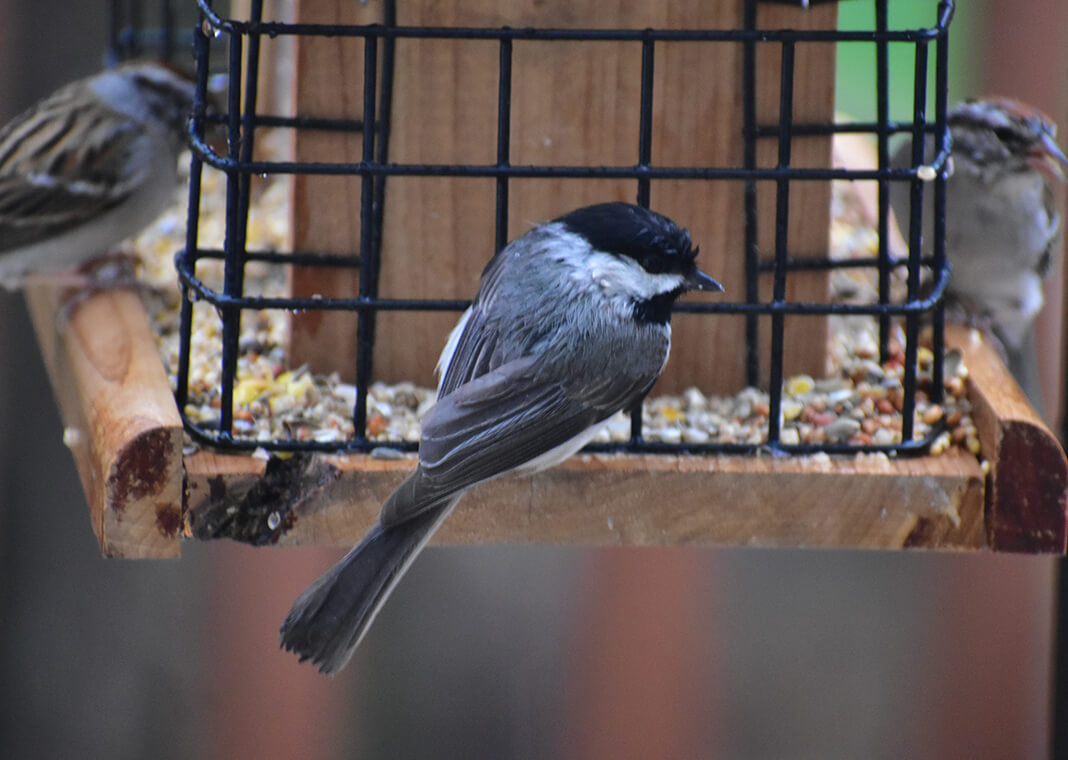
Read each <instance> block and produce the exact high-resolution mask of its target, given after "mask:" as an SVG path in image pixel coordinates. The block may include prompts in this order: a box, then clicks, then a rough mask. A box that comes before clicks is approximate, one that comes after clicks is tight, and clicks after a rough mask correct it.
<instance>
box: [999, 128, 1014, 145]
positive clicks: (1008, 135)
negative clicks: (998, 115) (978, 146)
mask: <svg viewBox="0 0 1068 760" xmlns="http://www.w3.org/2000/svg"><path fill="white" fill-rule="evenodd" d="M994 135H995V136H996V137H997V138H998V140H1000V141H1001V142H1003V143H1005V144H1011V143H1015V142H1019V140H1020V138H1019V137H1018V136H1017V134H1016V130H1014V129H1013V128H1012V127H995V128H994Z"/></svg>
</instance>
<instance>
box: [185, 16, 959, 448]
mask: <svg viewBox="0 0 1068 760" xmlns="http://www.w3.org/2000/svg"><path fill="white" fill-rule="evenodd" d="M197 2H198V5H199V7H200V11H201V13H202V15H203V23H202V25H201V26H200V27H198V28H197V29H195V30H194V32H193V47H194V53H195V58H196V63H197V72H198V85H199V86H198V101H197V103H196V107H195V115H194V118H193V120H192V121H191V138H192V142H193V146H194V151H193V159H192V165H191V170H190V184H189V209H190V212H189V220H188V227H187V239H186V247H185V248H184V249H183V250H181V251H180V252H179V253H178V254H177V255H176V266H177V269H178V273H179V279H180V282H181V287H182V289H183V295H184V296H185V297H184V298H183V301H182V310H181V326H180V358H179V367H178V377H177V383H176V397H177V401H178V406H179V408H180V409H182V410H183V414H184V408H185V404H186V400H187V398H188V388H189V364H190V339H191V334H192V326H193V308H192V301H193V300H195V299H203V300H205V301H208V302H210V303H211V304H213V305H214V306H215V307H216V309H217V311H218V313H219V315H220V317H221V322H222V366H221V370H220V375H221V384H220V396H221V407H220V415H219V420H218V425H217V426H210V427H207V426H204V425H199V424H197V423H195V422H193V421H191V420H190V419H188V417H187V418H186V419H185V424H186V427H187V429H188V431H189V433H190V434H191V435H192V436H193V437H194V438H195V439H198V440H199V441H201V442H205V443H209V444H212V445H216V446H222V447H224V448H236V449H252V448H256V447H260V446H262V447H264V448H267V449H270V450H290V451H299V450H320V451H339V450H341V451H368V450H370V449H372V448H375V447H378V446H383V445H385V446H391V447H395V448H400V449H405V450H412V449H414V448H415V444H412V443H406V442H403V441H389V442H382V441H374V440H371V439H369V438H368V437H367V430H366V423H367V416H366V402H367V389H368V386H369V385H370V379H371V376H372V364H371V362H372V349H373V346H374V340H375V315H376V314H377V312H379V311H382V310H416V311H441V310H453V311H461V310H463V309H465V308H467V306H468V305H469V302H468V301H457V300H432V299H384V298H379V297H378V292H377V278H378V271H379V255H380V250H381V231H382V218H383V208H384V205H385V202H386V195H385V184H386V179H387V178H388V177H390V176H426V177H430V176H433V177H490V178H494V179H495V180H496V210H495V220H494V221H495V231H496V235H495V240H496V245H497V249H498V250H499V249H500V248H501V247H503V246H504V245H505V243H506V242H507V240H508V229H507V212H508V188H509V180H510V179H512V178H520V177H522V178H529V177H560V178H624V179H632V180H634V182H635V184H636V191H637V202H638V203H639V204H641V205H644V206H648V204H649V190H650V182H651V181H652V180H661V179H683V180H694V181H702V180H703V181H722V180H729V181H737V182H742V183H744V197H745V204H744V205H745V218H744V225H745V240H746V244H745V257H746V259H745V261H746V266H745V271H746V293H745V302H743V303H715V304H706V303H702V304H688V303H687V304H679V305H678V306H676V310H677V311H680V312H696V313H700V314H704V315H707V316H708V318H714V317H713V315H716V314H740V315H744V316H745V318H746V365H747V374H748V382H749V383H750V384H752V385H758V384H760V381H761V379H762V378H761V377H760V376H759V375H760V372H759V359H760V355H759V340H758V338H759V329H758V328H759V324H758V321H759V318H760V317H762V316H764V317H767V316H770V321H771V356H770V372H769V374H768V377H767V378H766V380H767V387H768V389H769V394H770V399H769V407H770V414H769V422H768V431H767V439H766V443H765V444H763V445H751V444H737V443H717V442H710V443H705V444H690V443H683V444H668V443H659V442H652V441H647V440H645V439H644V438H643V437H642V424H641V410H640V409H636V410H634V412H633V413H632V425H631V437H630V440H629V441H627V442H624V443H615V444H596V445H591V446H589V447H588V448H589V450H596V451H628V452H649V453H677V452H680V451H686V452H693V453H721V452H725V453H752V452H754V451H755V450H758V449H764V448H771V449H773V450H778V451H783V452H789V453H810V452H815V451H824V452H829V453H855V452H859V451H864V452H873V451H883V452H887V453H920V452H923V451H926V450H927V448H928V447H929V446H930V444H931V443H932V442H933V440H934V439H935V438H936V437H937V435H938V434H939V433H940V432H941V430H940V428H937V427H936V428H935V429H934V430H932V431H931V432H930V433H929V435H928V436H927V437H926V438H924V439H922V440H916V441H914V440H912V438H913V435H914V416H915V415H914V412H915V407H916V390H917V348H918V342H919V340H918V337H919V330H920V323H921V320H924V319H929V320H930V322H931V324H932V326H933V354H934V357H935V359H934V362H933V365H932V378H931V396H932V398H933V400H935V401H938V400H940V399H941V394H942V387H943V376H942V359H943V354H944V343H943V306H942V295H943V292H944V290H945V286H946V281H947V276H948V266H947V263H946V259H945V245H944V241H945V176H944V170H945V167H946V162H947V155H948V149H949V139H948V134H947V131H946V85H947V55H948V26H949V22H950V20H951V18H952V15H953V2H951V0H942V1H941V2H940V3H939V4H938V8H937V16H936V19H935V24H934V25H933V26H932V27H930V28H924V29H913V30H892V29H890V28H889V26H888V21H887V5H888V0H873V2H874V6H875V16H876V23H875V27H876V28H875V29H874V30H866V31H838V30H815V31H797V30H789V29H786V30H760V29H757V27H756V14H757V2H758V0H745V6H744V26H743V28H742V29H732V30H656V29H644V30H631V29H582V30H577V29H539V28H525V29H512V28H455V27H449V28H438V27H406V26H398V25H397V23H396V9H395V3H394V2H393V1H392V0H387V2H386V3H385V18H384V22H383V23H382V24H375V25H369V26H338V25H320V24H291V23H278V22H272V21H264V20H263V3H262V0H252V2H251V3H250V12H249V16H248V19H247V20H236V19H232V18H224V17H222V16H220V15H219V14H217V13H216V12H215V11H214V10H213V9H212V7H211V5H212V3H211V1H210V0H197ZM263 35H268V36H271V37H275V36H283V35H291V36H317V35H325V36H347V37H361V38H362V39H363V40H364V82H363V118H362V119H360V120H337V119H318V118H308V117H301V116H297V117H295V118H288V117H280V116H274V115H265V114H258V113H257V112H256V100H257V93H256V83H257V78H258V77H257V74H258V68H259V63H260V40H261V38H262V36H263ZM220 37H221V38H224V39H225V43H226V44H225V48H226V55H227V71H228V73H229V82H230V86H229V95H228V102H227V104H226V114H225V115H224V116H222V117H219V118H220V120H222V121H224V122H225V125H226V128H227V130H228V137H229V140H228V145H229V148H228V151H227V153H226V155H218V154H216V153H214V152H213V151H212V150H211V148H210V147H209V146H208V145H206V144H205V142H204V140H203V135H204V131H205V129H206V127H207V126H208V124H209V120H210V117H208V116H207V115H206V114H205V97H204V93H205V91H206V82H207V76H208V74H207V72H208V70H209V67H210V65H211V53H212V44H211V42H212V40H213V39H214V38H220ZM412 38H422V39H461V40H495V41H497V43H498V45H499V78H498V114H497V126H498V129H497V135H498V137H497V160H496V163H494V164H490V165H472V164H439V165H427V164H409V163H394V162H390V161H389V158H388V147H389V134H390V122H391V117H392V114H391V100H392V83H393V73H394V71H393V66H394V55H393V52H394V46H395V43H396V40H398V39H412ZM517 40H522V41H525V42H526V41H539V40H545V41H556V40H570V41H585V42H589V43H591V44H596V43H597V42H599V41H630V42H639V43H641V99H640V106H639V114H637V115H636V118H638V119H639V123H640V129H639V144H638V146H637V148H638V151H637V162H636V163H635V164H634V165H630V166H515V165H513V164H511V163H510V161H509V155H510V146H509V126H510V125H509V117H510V99H511V85H512V75H511V64H512V45H513V42H515V41H517ZM680 41H687V42H734V43H737V44H739V45H741V46H742V51H743V81H742V82H741V86H742V96H743V118H744V125H743V129H744V135H743V137H744V155H743V165H742V166H741V167H697V166H694V167H661V166H654V165H652V163H651V158H652V102H653V67H654V64H655V58H656V49H657V46H658V45H663V44H670V43H672V42H680ZM812 42H823V43H826V42H830V43H840V42H863V43H870V44H872V45H874V46H875V50H876V92H877V118H876V121H874V122H854V123H825V124H811V123H794V120H793V115H792V114H793V85H794V56H795V50H796V47H797V45H798V44H805V43H812ZM901 43H906V44H908V45H911V46H913V48H914V64H915V67H914V81H913V96H914V106H913V119H912V121H909V122H891V121H890V118H889V75H888V68H889V66H888V60H889V54H888V49H889V46H890V45H891V44H901ZM769 44H770V45H778V46H780V47H781V50H782V56H781V65H780V82H781V90H780V92H781V95H780V103H779V121H778V123H777V124H758V123H757V120H756V86H757V83H756V64H755V61H756V50H757V46H758V45H769ZM932 44H933V46H934V48H935V52H934V56H935V62H934V68H935V76H934V82H935V83H934V88H935V93H934V102H935V108H934V110H935V114H934V119H933V121H932V120H930V119H928V117H927V112H926V108H927V106H926V104H927V100H928V93H927V87H928V79H929V63H930V62H929V59H930V50H929V49H930V47H931V46H932ZM379 46H381V48H382V71H381V75H380V74H379V71H378V60H379V57H378V49H379ZM243 72H244V81H245V82H246V83H247V87H246V89H245V91H244V98H243V99H242V97H241V92H242V89H241V81H242V73H243ZM365 124H370V125H374V128H373V129H366V130H365V129H363V127H364V125H365ZM260 127H284V128H291V129H309V128H312V129H334V130H342V131H350V132H359V133H361V134H362V141H363V142H362V146H363V147H362V160H361V161H360V162H359V163H356V164H344V163H306V162H305V163H298V162H288V161H254V160H252V152H253V145H254V141H255V135H256V130H257V129H258V128H260ZM836 132H860V133H868V134H873V135H875V137H876V140H877V145H878V158H879V167H880V168H878V169H875V170H853V169H815V168H793V167H791V165H790V148H791V137H792V136H795V135H796V136H800V135H814V134H819V135H825V134H832V133H836ZM898 132H910V133H911V136H912V145H913V154H912V165H911V168H908V169H891V168H889V164H890V161H889V156H890V152H889V141H890V137H891V135H893V134H895V133H898ZM931 133H933V135H934V141H935V147H936V149H937V150H936V155H935V158H934V159H933V160H931V161H929V162H926V163H927V166H928V167H930V169H933V170H934V172H935V174H936V177H935V179H934V180H933V181H932V182H929V183H928V182H925V181H924V180H921V179H920V177H919V175H918V173H917V172H918V169H919V168H920V167H921V166H923V165H924V164H925V161H924V155H923V150H924V147H923V146H924V137H925V135H927V134H931ZM761 139H775V140H777V142H778V162H777V166H775V167H774V168H760V167H758V166H757V165H756V145H757V141H758V140H761ZM204 164H208V165H210V166H213V167H215V168H216V169H219V170H221V171H222V172H224V173H225V174H226V188H227V192H226V231H225V239H224V245H223V249H222V250H209V249H203V248H198V246H197V235H198V217H197V209H199V197H200V182H201V172H202V168H203V165H204ZM930 169H928V170H927V171H930ZM298 173H307V174H317V175H356V176H359V177H360V178H361V191H362V196H361V213H360V225H361V226H360V251H359V256H358V257H352V256H336V255H329V254H321V253H315V252H292V253H265V252H255V251H248V250H247V249H246V246H245V230H246V224H247V219H248V211H249V198H250V193H249V186H250V179H251V177H252V175H254V174H298ZM836 179H843V180H850V179H852V180H876V181H877V182H878V188H879V193H878V197H879V229H878V232H879V239H880V243H879V250H878V254H877V255H876V256H875V257H873V258H870V259H861V260H847V261H829V260H811V259H808V260H799V259H794V258H791V257H790V256H789V254H788V246H787V232H786V231H787V221H788V204H789V194H790V190H791V185H792V183H794V182H807V181H829V180H836ZM894 181H897V182H909V183H910V188H911V198H910V200H911V210H910V218H909V220H908V225H907V237H908V243H909V254H908V256H907V257H906V258H900V259H899V258H895V257H892V256H891V255H890V252H889V250H888V246H887V240H888V234H887V233H888V218H889V188H890V183H891V182H894ZM758 182H774V183H775V189H776V196H775V197H776V205H775V215H776V217H775V230H776V232H775V240H774V246H773V249H774V255H773V256H772V257H770V258H768V259H763V260H762V259H761V257H760V253H759V250H760V249H759V247H758V240H757V192H756V188H757V183H758ZM927 184H930V185H931V187H932V188H933V192H934V241H933V256H931V257H930V258H927V259H924V258H922V257H921V254H920V251H921V245H920V243H921V230H922V213H923V203H922V201H923V194H924V192H925V191H929V190H927V189H926V188H925V185H927ZM204 258H215V259H222V260H223V261H224V262H225V263H224V278H223V280H224V281H223V290H222V292H218V291H215V290H213V289H211V288H209V287H208V286H206V285H205V284H204V283H203V282H202V281H201V280H200V279H198V277H197V276H196V262H197V261H198V260H199V259H204ZM249 261H270V262H279V263H284V264H291V265H292V264H299V265H311V266H330V267H358V268H360V270H361V276H360V292H359V294H358V295H357V296H355V297H352V298H269V297H249V296H246V295H244V292H243V280H244V265H245V263H246V262H249ZM846 266H850V267H870V268H874V269H875V270H876V271H877V272H878V303H876V304H871V305H855V304H828V303H799V302H790V301H787V300H786V297H785V294H786V278H787V273H788V272H791V271H797V270H802V269H814V268H826V269H831V268H835V267H846ZM901 266H904V267H905V268H906V270H907V298H906V300H905V301H904V302H903V303H896V304H895V303H892V302H891V297H890V275H891V272H892V271H893V270H894V269H896V268H898V267H901ZM923 266H928V267H930V268H931V270H932V272H933V273H934V285H933V287H932V288H931V290H930V291H929V293H928V294H926V295H924V294H921V290H920V275H921V269H922V267H923ZM762 272H771V273H772V278H773V286H772V290H773V293H772V298H771V301H769V302H761V301H760V297H759V289H758V279H759V275H760V274H761V273H762ZM262 309H285V310H290V311H296V310H343V311H356V312H358V313H359V323H358V345H357V357H356V388H357V397H356V402H355V407H354V409H353V420H354V427H355V431H356V432H355V435H354V437H353V439H352V440H350V441H348V442H344V443H341V444H338V443H336V442H332V443H320V442H315V441H298V440H272V441H259V440H244V439H241V438H239V437H236V436H235V435H234V432H233V387H234V378H235V373H236V366H237V359H238V336H239V327H240V316H241V312H242V311H243V310H262ZM831 314H841V315H873V316H875V317H876V318H877V319H878V321H879V326H880V352H881V356H882V359H883V360H884V361H885V360H886V358H887V357H888V355H889V350H888V345H889V335H890V327H891V323H892V321H893V320H895V319H903V320H904V325H905V326H904V333H905V336H906V344H905V347H904V349H905V366H904V376H903V379H902V385H903V389H904V404H903V409H902V417H903V421H902V431H901V434H902V443H900V444H892V445H852V444H843V443H818V444H796V445H785V444H783V443H782V442H781V440H780V432H781V419H782V415H781V405H782V384H783V340H784V319H785V317H786V316H787V315H831Z"/></svg>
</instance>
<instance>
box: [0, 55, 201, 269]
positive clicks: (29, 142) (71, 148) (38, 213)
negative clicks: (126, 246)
mask: <svg viewBox="0 0 1068 760" xmlns="http://www.w3.org/2000/svg"><path fill="white" fill-rule="evenodd" d="M193 89H194V85H193V83H192V82H191V81H189V80H188V79H186V78H185V77H183V76H182V75H180V74H178V73H176V72H174V71H172V70H170V69H168V68H165V67H164V66H162V65H159V64H154V63H141V64H128V65H124V66H120V67H117V68H114V69H110V70H108V71H105V72H103V73H101V74H97V75H96V76H93V77H90V78H88V79H81V80H78V81H76V82H72V83H71V84H68V85H67V86H65V87H63V88H61V89H59V90H57V91H56V92H55V93H53V94H52V95H50V96H49V97H47V98H45V99H44V100H42V101H41V102H39V103H37V104H36V105H34V106H33V107H32V108H30V109H29V110H27V111H25V112H24V113H22V114H20V115H19V116H17V117H15V119H14V120H12V121H11V122H10V123H8V124H7V125H6V126H5V127H4V128H3V129H2V130H0V285H3V286H4V287H5V288H7V289H9V290H14V289H16V288H18V287H20V286H21V285H22V284H23V281H24V278H25V275H27V274H29V273H31V272H46V271H55V270H58V269H64V268H67V267H72V266H75V265H78V264H80V263H83V262H85V261H88V260H90V259H93V258H96V257H99V256H101V255H103V254H106V253H108V252H109V251H110V250H111V249H112V247H113V246H115V245H116V244H117V243H119V242H121V241H122V240H124V239H126V238H128V237H130V236H131V235H133V234H135V233H137V232H139V231H140V230H141V229H142V228H144V227H146V226H147V225H148V224H149V223H150V222H152V221H153V220H154V219H155V218H156V217H157V216H159V214H160V213H161V212H162V211H163V210H164V209H165V208H166V206H167V205H168V204H169V203H170V202H171V200H172V198H173V193H174V189H175V187H176V185H177V181H178V154H179V153H180V152H181V151H182V149H183V148H184V147H185V144H186V140H185V130H186V123H187V120H188V117H189V114H190V112H191V110H192V106H193Z"/></svg>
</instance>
